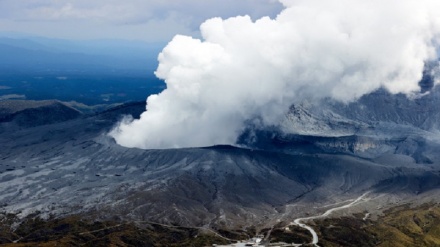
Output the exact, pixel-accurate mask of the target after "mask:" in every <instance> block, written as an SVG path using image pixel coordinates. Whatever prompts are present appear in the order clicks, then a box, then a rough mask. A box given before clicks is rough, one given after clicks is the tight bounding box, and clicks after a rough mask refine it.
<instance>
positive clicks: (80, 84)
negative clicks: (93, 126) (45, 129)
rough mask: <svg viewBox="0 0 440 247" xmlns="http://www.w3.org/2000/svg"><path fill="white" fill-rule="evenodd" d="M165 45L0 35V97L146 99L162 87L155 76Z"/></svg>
mask: <svg viewBox="0 0 440 247" xmlns="http://www.w3.org/2000/svg"><path fill="white" fill-rule="evenodd" d="M164 45H165V44H161V43H145V42H140V41H123V40H92V41H70V40H61V39H49V38H41V37H28V36H17V37H2V34H1V33H0V54H1V59H0V100H1V99H2V98H4V99H8V98H11V97H10V96H14V95H15V97H12V98H17V97H16V96H17V95H18V96H20V98H26V99H31V100H46V99H59V100H63V101H77V102H80V103H86V104H89V105H95V104H111V103H121V102H127V101H133V100H145V99H146V98H147V96H148V95H150V94H153V93H158V92H160V91H162V89H163V87H164V83H163V82H162V81H160V80H159V79H157V78H156V77H155V75H154V74H153V71H154V70H155V69H156V67H157V63H158V62H157V56H158V54H159V52H160V51H161V49H162V48H163V47H164Z"/></svg>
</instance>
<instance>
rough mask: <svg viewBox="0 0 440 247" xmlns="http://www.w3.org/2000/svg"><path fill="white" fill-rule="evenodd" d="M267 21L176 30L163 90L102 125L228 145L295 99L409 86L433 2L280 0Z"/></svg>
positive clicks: (147, 143)
mask: <svg viewBox="0 0 440 247" xmlns="http://www.w3.org/2000/svg"><path fill="white" fill-rule="evenodd" d="M284 4H285V5H286V6H288V7H287V8H286V9H285V10H284V11H282V13H281V14H280V15H279V16H278V17H277V18H276V19H270V18H262V19H259V20H257V21H255V22H253V21H252V20H251V19H250V18H249V17H247V16H244V17H243V16H242V17H234V18H230V19H226V20H223V19H220V18H214V19H210V20H207V21H206V22H205V23H204V24H203V25H202V26H201V33H202V37H203V40H199V39H194V38H191V37H187V36H176V37H175V38H174V39H173V40H172V41H171V42H170V43H169V44H168V46H167V47H166V48H165V49H164V50H163V51H162V53H161V54H160V56H159V61H160V64H159V67H158V69H157V71H156V75H157V76H158V77H159V78H162V79H164V80H165V81H166V84H167V89H166V90H165V91H163V92H162V93H161V94H159V95H153V96H150V97H149V98H148V100H147V111H146V112H144V113H143V114H142V116H141V118H140V119H137V120H134V121H129V122H124V123H121V124H120V125H119V126H118V128H116V129H115V130H113V131H112V133H111V135H112V136H113V137H114V138H115V139H116V141H117V142H118V143H119V144H121V145H123V146H127V147H140V148H172V147H192V146H207V145H213V144H233V143H234V142H235V141H236V138H237V136H238V135H239V134H240V132H241V131H242V130H243V128H244V127H245V122H247V121H254V120H256V119H258V120H259V121H260V122H261V124H263V125H276V124H278V123H279V120H280V118H281V117H282V116H283V114H284V113H285V112H286V111H287V109H288V107H289V106H290V105H291V104H292V103H294V102H296V101H302V100H304V99H308V100H318V99H321V98H325V97H332V98H334V99H336V100H339V101H343V102H349V101H353V100H356V99H357V98H359V97H360V96H362V95H364V94H367V93H369V92H372V91H373V90H376V89H378V88H380V87H384V88H386V89H388V90H389V91H390V92H392V93H405V94H413V93H416V92H418V90H419V86H418V82H419V80H420V79H421V77H422V71H423V66H424V62H425V61H427V60H430V59H434V58H435V57H436V52H435V47H434V45H435V44H436V41H437V40H438V35H439V34H440V21H439V16H440V5H439V4H440V3H438V1H437V0H435V1H431V0H418V1H414V0H403V1H402V0H399V1H397V0H388V1H386V2H384V1H382V0H369V1H364V0H284Z"/></svg>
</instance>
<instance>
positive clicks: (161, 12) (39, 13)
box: [0, 0, 282, 40]
mask: <svg viewBox="0 0 440 247" xmlns="http://www.w3.org/2000/svg"><path fill="white" fill-rule="evenodd" d="M281 7H282V6H281V4H279V3H277V2H273V1H272V0H239V1H236V0H224V1H219V0H204V1H200V0H181V1H175V0H148V1H146V0H125V1H118V0H93V1H90V0H67V1H59V0H26V1H17V0H0V31H1V30H3V31H18V32H28V33H34V34H38V35H45V36H55V37H62V38H82V39H84V38H86V39H87V38H99V37H101V38H128V39H133V38H135V39H136V38H137V39H147V40H154V39H157V38H156V36H155V32H159V33H162V34H163V35H162V36H165V38H166V40H169V39H171V38H172V36H174V35H175V34H176V33H175V31H178V32H179V33H180V34H186V35H194V34H195V33H196V31H197V30H198V27H199V25H200V24H201V23H202V22H203V21H204V20H206V19H207V18H211V17H217V16H219V17H223V18H226V17H231V16H236V15H244V14H249V15H251V16H252V17H253V18H255V19H256V18H259V17H261V16H264V15H275V14H276V13H278V12H279V10H280V9H281ZM108 29H112V31H107V30H108ZM165 34H166V35H165Z"/></svg>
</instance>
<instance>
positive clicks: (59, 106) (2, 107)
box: [0, 100, 82, 127]
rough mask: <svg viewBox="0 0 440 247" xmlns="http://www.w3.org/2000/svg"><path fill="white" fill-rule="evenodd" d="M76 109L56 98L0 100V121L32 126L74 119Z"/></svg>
mask: <svg viewBox="0 0 440 247" xmlns="http://www.w3.org/2000/svg"><path fill="white" fill-rule="evenodd" d="M81 115H82V114H81V112H79V111H78V110H76V109H74V108H72V107H70V106H68V105H66V104H64V103H62V102H60V101H57V100H43V101H34V100H8V101H1V102H0V122H9V123H12V124H13V125H16V126H18V127H34V126H39V125H46V124H53V123H59V122H64V121H67V120H71V119H75V118H77V117H79V116H81Z"/></svg>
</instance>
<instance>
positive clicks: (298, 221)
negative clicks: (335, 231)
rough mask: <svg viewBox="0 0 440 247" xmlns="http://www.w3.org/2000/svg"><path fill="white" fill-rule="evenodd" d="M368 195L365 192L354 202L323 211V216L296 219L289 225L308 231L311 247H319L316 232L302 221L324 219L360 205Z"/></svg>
mask: <svg viewBox="0 0 440 247" xmlns="http://www.w3.org/2000/svg"><path fill="white" fill-rule="evenodd" d="M368 193H369V192H366V193H364V194H362V195H361V196H360V197H358V198H356V199H355V200H353V201H352V202H350V203H349V204H345V205H342V206H339V207H336V208H331V209H329V210H327V211H325V212H324V213H323V214H320V215H316V216H310V217H305V218H298V219H296V220H294V221H293V223H291V224H290V225H296V226H299V227H301V228H304V229H306V230H307V231H309V232H310V234H312V242H311V244H312V245H313V246H315V247H319V245H318V242H319V238H318V234H317V233H316V231H315V230H313V228H312V227H311V226H308V225H306V224H304V223H302V222H303V221H309V220H314V219H320V218H325V217H327V216H329V215H330V214H331V213H333V212H335V211H338V210H341V209H346V208H349V207H352V206H354V205H356V204H358V203H360V202H361V201H362V200H364V197H365V196H366V195H367V194H368ZM296 246H301V245H300V244H297V245H296Z"/></svg>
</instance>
